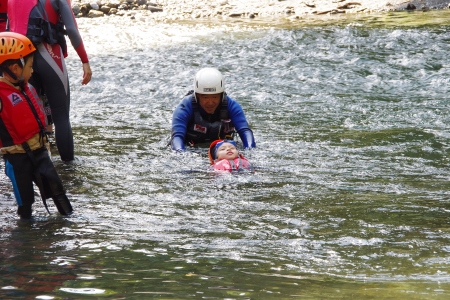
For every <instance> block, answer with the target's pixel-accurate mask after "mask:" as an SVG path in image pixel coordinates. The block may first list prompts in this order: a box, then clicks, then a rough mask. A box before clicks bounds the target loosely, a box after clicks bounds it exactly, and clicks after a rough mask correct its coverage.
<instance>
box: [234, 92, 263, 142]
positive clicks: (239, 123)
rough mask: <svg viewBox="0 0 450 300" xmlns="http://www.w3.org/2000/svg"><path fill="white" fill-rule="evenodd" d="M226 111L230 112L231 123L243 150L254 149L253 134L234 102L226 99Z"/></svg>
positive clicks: (239, 107)
mask: <svg viewBox="0 0 450 300" xmlns="http://www.w3.org/2000/svg"><path fill="white" fill-rule="evenodd" d="M228 111H229V112H230V118H231V122H233V125H234V128H235V129H236V131H237V133H238V134H239V137H240V138H241V140H242V143H243V144H244V148H254V147H256V142H255V138H254V136H253V132H252V130H251V129H250V127H249V126H248V122H247V119H246V118H245V114H244V111H243V109H242V107H241V105H240V104H239V103H237V102H236V100H234V99H232V98H230V97H228Z"/></svg>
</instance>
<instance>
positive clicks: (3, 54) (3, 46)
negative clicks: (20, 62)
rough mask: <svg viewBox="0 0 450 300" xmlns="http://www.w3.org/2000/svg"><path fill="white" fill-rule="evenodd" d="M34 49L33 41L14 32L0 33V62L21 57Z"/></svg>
mask: <svg viewBox="0 0 450 300" xmlns="http://www.w3.org/2000/svg"><path fill="white" fill-rule="evenodd" d="M34 51H36V48H35V47H34V46H33V43H32V42H31V41H30V40H29V39H28V38H27V37H26V36H24V35H21V34H19V33H15V32H1V33H0V64H2V63H3V62H5V61H6V60H8V59H21V58H24V57H25V56H27V55H28V54H30V53H33V52H34Z"/></svg>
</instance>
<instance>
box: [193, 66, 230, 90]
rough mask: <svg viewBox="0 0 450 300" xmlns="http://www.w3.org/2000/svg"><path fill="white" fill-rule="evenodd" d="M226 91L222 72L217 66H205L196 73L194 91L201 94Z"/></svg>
mask: <svg viewBox="0 0 450 300" xmlns="http://www.w3.org/2000/svg"><path fill="white" fill-rule="evenodd" d="M224 91H225V83H224V81H223V76H222V73H220V72H219V70H217V69H215V68H203V69H201V70H200V71H198V72H197V74H195V78H194V92H196V93H199V94H219V93H223V92H224Z"/></svg>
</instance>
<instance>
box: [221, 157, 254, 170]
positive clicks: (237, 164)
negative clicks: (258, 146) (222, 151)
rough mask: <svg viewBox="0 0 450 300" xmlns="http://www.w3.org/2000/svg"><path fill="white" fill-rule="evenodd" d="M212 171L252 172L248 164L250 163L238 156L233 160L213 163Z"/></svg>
mask: <svg viewBox="0 0 450 300" xmlns="http://www.w3.org/2000/svg"><path fill="white" fill-rule="evenodd" d="M214 170H216V171H228V172H231V171H233V170H238V171H242V170H249V171H253V167H252V165H251V164H250V162H249V161H248V160H247V159H246V158H245V157H243V156H242V155H240V156H239V157H237V158H235V159H230V160H228V159H222V160H220V161H218V162H216V163H214Z"/></svg>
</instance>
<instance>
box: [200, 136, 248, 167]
mask: <svg viewBox="0 0 450 300" xmlns="http://www.w3.org/2000/svg"><path fill="white" fill-rule="evenodd" d="M208 156H209V160H210V162H211V164H212V165H213V167H214V170H216V171H228V172H231V171H233V170H238V171H242V170H249V171H253V167H252V165H251V164H250V162H249V161H248V160H247V159H246V158H245V157H244V156H243V155H242V154H240V153H239V151H238V149H237V146H236V142H235V141H233V140H215V141H214V142H212V143H211V145H210V146H209V151H208Z"/></svg>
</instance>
